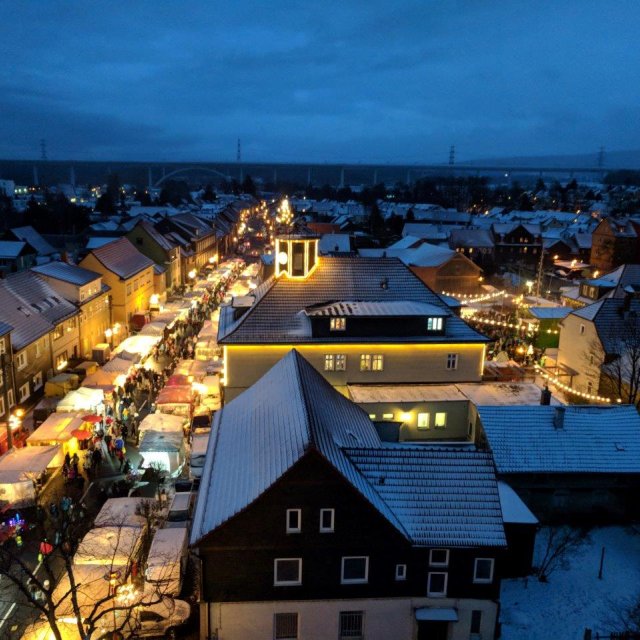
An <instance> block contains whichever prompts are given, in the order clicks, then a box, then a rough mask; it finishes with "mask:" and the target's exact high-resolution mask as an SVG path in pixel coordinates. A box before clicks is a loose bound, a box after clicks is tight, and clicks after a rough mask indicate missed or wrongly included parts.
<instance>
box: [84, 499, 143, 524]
mask: <svg viewBox="0 0 640 640" xmlns="http://www.w3.org/2000/svg"><path fill="white" fill-rule="evenodd" d="M144 502H149V500H146V499H144V498H109V499H108V500H107V501H106V502H105V503H104V504H103V505H102V509H100V511H99V513H98V515H97V516H96V519H95V521H94V523H93V524H94V526H96V527H108V526H113V527H118V526H119V527H144V526H145V525H146V520H145V518H144V517H143V516H142V515H140V513H139V510H140V509H141V507H142V505H143V503H144Z"/></svg>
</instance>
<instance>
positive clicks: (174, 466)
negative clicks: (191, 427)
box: [138, 430, 185, 478]
mask: <svg viewBox="0 0 640 640" xmlns="http://www.w3.org/2000/svg"><path fill="white" fill-rule="evenodd" d="M138 451H139V452H140V455H141V456H142V464H141V466H142V468H143V469H147V468H149V467H150V466H152V465H153V466H156V465H157V466H159V467H160V468H162V469H164V470H165V471H167V472H168V473H169V475H171V477H173V478H175V477H177V476H179V475H180V473H181V472H182V467H183V466H184V463H185V452H184V438H183V435H182V432H180V433H176V432H174V431H151V430H149V431H145V432H144V433H143V434H141V438H140V447H139V448H138Z"/></svg>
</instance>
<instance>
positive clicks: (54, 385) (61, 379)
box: [44, 373, 80, 398]
mask: <svg viewBox="0 0 640 640" xmlns="http://www.w3.org/2000/svg"><path fill="white" fill-rule="evenodd" d="M79 384H80V383H79V377H78V375H77V374H75V373H59V374H58V375H57V376H53V378H50V379H49V380H47V381H46V382H45V383H44V395H45V396H46V397H47V398H53V397H55V396H63V395H65V394H66V393H69V391H72V390H73V389H77V388H78V385H79Z"/></svg>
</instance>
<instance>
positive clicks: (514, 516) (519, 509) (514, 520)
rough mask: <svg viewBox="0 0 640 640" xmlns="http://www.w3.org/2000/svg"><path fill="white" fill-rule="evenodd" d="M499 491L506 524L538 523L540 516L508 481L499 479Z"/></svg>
mask: <svg viewBox="0 0 640 640" xmlns="http://www.w3.org/2000/svg"><path fill="white" fill-rule="evenodd" d="M498 493H499V494H500V506H501V507H502V518H503V520H504V522H505V524H538V518H536V517H535V516H534V515H533V513H531V511H529V507H527V505H526V504H525V503H524V502H523V501H522V499H521V498H520V496H519V495H518V494H517V493H516V492H515V491H514V490H513V489H512V488H511V487H510V486H509V485H508V484H507V483H506V482H502V480H500V481H498Z"/></svg>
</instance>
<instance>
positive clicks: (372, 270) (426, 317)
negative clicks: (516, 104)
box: [218, 236, 488, 399]
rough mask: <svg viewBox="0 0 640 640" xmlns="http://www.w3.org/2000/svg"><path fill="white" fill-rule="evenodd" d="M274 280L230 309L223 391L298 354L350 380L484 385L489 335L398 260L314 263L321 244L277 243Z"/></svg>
mask: <svg viewBox="0 0 640 640" xmlns="http://www.w3.org/2000/svg"><path fill="white" fill-rule="evenodd" d="M275 256H276V271H275V275H274V276H273V277H272V278H270V279H269V280H267V281H266V282H263V283H262V284H261V285H259V286H258V288H257V289H255V290H254V291H253V292H252V295H250V296H247V297H244V298H241V299H238V300H235V301H234V302H233V303H232V304H231V305H229V306H224V307H222V309H221V313H220V324H219V330H218V343H219V344H220V345H222V346H223V347H224V359H225V385H226V387H225V394H226V398H227V399H231V398H233V397H235V396H237V395H238V394H239V393H240V392H241V391H243V390H244V389H246V388H248V387H250V386H251V385H252V384H253V383H254V382H255V381H256V380H258V378H260V376H262V375H263V374H264V373H266V372H267V371H268V370H269V369H270V368H271V367H272V366H273V365H274V364H275V363H276V362H277V361H278V360H279V359H280V358H282V357H283V356H284V355H285V354H286V353H288V352H289V351H290V350H291V349H292V348H294V347H295V348H296V349H298V350H299V351H300V353H301V354H302V355H303V356H304V357H305V358H306V359H307V360H309V362H311V364H312V365H313V366H314V367H315V368H316V369H317V370H318V371H321V372H322V374H323V375H324V376H325V377H326V378H327V380H329V382H330V383H331V384H332V385H334V386H336V387H339V388H341V389H343V390H345V391H346V386H347V385H348V384H403V383H404V384H409V383H411V384H416V383H435V382H439V383H455V382H479V381H480V380H481V378H482V369H483V362H484V351H485V345H486V343H487V341H488V339H487V338H486V337H485V336H483V335H482V334H480V333H478V332H477V331H475V330H474V329H472V328H471V327H469V326H468V325H467V324H466V323H465V322H464V321H463V320H461V319H460V318H459V317H457V316H456V315H455V314H454V313H453V311H452V310H451V309H450V308H449V307H448V306H447V305H446V304H445V303H444V302H443V300H442V298H440V297H439V296H438V295H436V294H435V293H434V292H433V291H432V290H431V289H429V287H427V286H426V285H425V284H424V283H423V282H422V281H421V280H420V279H419V278H417V277H416V275H415V274H414V273H412V271H411V270H410V269H409V268H408V267H406V266H405V265H404V264H402V262H401V261H400V260H398V259H397V258H362V257H348V256H339V257H334V256H322V257H318V253H317V238H307V237H304V236H289V237H287V238H277V239H276V250H275Z"/></svg>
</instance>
